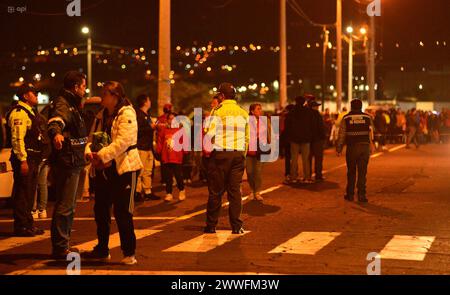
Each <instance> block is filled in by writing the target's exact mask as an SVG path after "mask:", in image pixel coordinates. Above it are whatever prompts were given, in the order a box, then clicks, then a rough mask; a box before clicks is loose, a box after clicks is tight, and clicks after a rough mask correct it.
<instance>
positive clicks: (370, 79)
mask: <svg viewBox="0 0 450 295" xmlns="http://www.w3.org/2000/svg"><path fill="white" fill-rule="evenodd" d="M369 30H370V41H369V47H370V48H369V71H368V73H369V76H368V77H367V78H368V84H369V95H368V97H369V105H372V104H374V103H375V44H376V27H375V16H371V17H370V29H369Z"/></svg>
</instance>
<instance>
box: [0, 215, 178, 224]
mask: <svg viewBox="0 0 450 295" xmlns="http://www.w3.org/2000/svg"><path fill="white" fill-rule="evenodd" d="M175 218H176V217H166V216H162V217H159V216H148V217H147V216H135V217H133V220H136V221H139V220H144V221H145V220H172V219H175ZM51 220H52V219H51V218H43V219H36V220H34V222H38V221H51ZM112 220H115V218H114V217H113V218H112ZM74 221H95V218H94V217H75V218H74ZM11 222H14V219H1V220H0V223H11Z"/></svg>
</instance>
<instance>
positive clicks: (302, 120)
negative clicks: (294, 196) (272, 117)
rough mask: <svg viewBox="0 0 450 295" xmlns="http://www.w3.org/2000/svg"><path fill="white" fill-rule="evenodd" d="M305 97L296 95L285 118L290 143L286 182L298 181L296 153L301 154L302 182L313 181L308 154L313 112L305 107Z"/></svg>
mask: <svg viewBox="0 0 450 295" xmlns="http://www.w3.org/2000/svg"><path fill="white" fill-rule="evenodd" d="M305 101H306V100H305V98H304V97H297V98H296V99H295V102H296V105H295V108H294V109H293V110H292V112H290V113H289V115H288V116H287V118H286V132H287V136H288V139H289V142H290V143H291V175H290V179H289V181H288V182H287V184H291V183H298V182H299V180H298V179H297V177H298V155H299V154H300V153H301V154H302V164H303V182H304V183H306V184H310V183H313V182H314V181H313V180H312V179H311V164H310V162H309V154H310V149H311V142H312V136H313V135H312V128H313V124H314V113H313V111H312V110H311V109H310V108H307V107H305Z"/></svg>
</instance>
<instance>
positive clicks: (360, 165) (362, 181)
mask: <svg viewBox="0 0 450 295" xmlns="http://www.w3.org/2000/svg"><path fill="white" fill-rule="evenodd" d="M346 158H347V196H348V197H353V195H354V194H355V183H356V171H358V182H357V187H358V197H359V198H365V197H366V176H367V166H368V164H369V159H370V146H369V145H368V144H355V145H349V146H347V154H346Z"/></svg>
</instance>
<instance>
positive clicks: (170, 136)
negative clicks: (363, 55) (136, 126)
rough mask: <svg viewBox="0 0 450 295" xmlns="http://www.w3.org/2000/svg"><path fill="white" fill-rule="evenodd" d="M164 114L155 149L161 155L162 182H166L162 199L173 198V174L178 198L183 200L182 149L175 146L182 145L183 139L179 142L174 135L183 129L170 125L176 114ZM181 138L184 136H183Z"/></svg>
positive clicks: (168, 199) (168, 200)
mask: <svg viewBox="0 0 450 295" xmlns="http://www.w3.org/2000/svg"><path fill="white" fill-rule="evenodd" d="M166 116H167V117H166V118H167V121H166V124H165V125H164V126H161V129H160V132H161V133H160V135H159V136H158V144H157V151H158V153H159V154H160V155H161V165H162V169H163V170H164V175H163V177H164V183H165V184H166V197H165V198H164V200H165V201H167V202H170V201H172V200H173V195H172V191H173V177H174V176H175V179H176V181H177V188H178V190H179V191H180V192H179V195H178V199H179V200H180V201H183V200H185V199H186V193H185V190H184V182H183V170H182V163H183V154H184V149H183V148H180V147H177V146H176V145H179V144H180V145H182V144H183V141H182V140H181V142H178V140H177V138H175V135H176V134H179V132H184V131H183V127H181V126H179V127H176V128H173V126H172V121H173V119H174V118H175V116H176V114H174V113H168V114H167V115H166ZM181 138H184V136H182V137H181Z"/></svg>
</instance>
